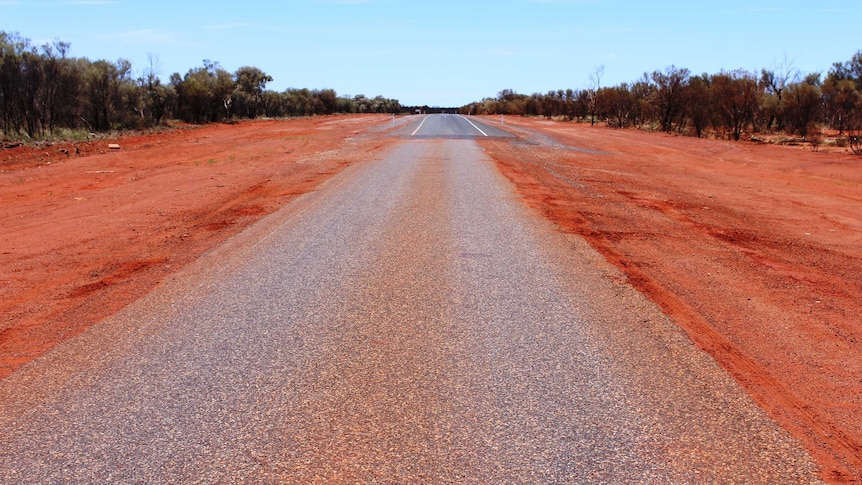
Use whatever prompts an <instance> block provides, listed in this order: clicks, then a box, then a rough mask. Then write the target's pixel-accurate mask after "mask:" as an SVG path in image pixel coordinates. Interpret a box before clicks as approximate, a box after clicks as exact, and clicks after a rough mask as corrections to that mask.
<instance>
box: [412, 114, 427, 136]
mask: <svg viewBox="0 0 862 485" xmlns="http://www.w3.org/2000/svg"><path fill="white" fill-rule="evenodd" d="M427 119H428V116H427V115H426V116H425V117H424V118H422V123H419V126H417V127H416V129H415V130H413V133H411V134H410V136H413V135H415V134H416V132H417V131H419V128H422V125H424V124H425V120H427Z"/></svg>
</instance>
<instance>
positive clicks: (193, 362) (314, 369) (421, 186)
mask: <svg viewBox="0 0 862 485" xmlns="http://www.w3.org/2000/svg"><path fill="white" fill-rule="evenodd" d="M420 124H421V128H420ZM417 129H418V130H419V131H416V130H417ZM482 132H484V133H485V135H483V134H482ZM435 135H439V136H435ZM503 135H507V134H506V133H505V132H502V131H500V130H498V129H495V128H493V127H490V126H488V125H485V124H481V123H479V122H478V121H475V120H470V119H467V118H464V117H460V116H457V115H431V116H426V117H422V116H420V117H414V120H413V121H412V122H410V123H409V124H405V125H404V126H403V127H402V128H401V129H399V131H398V132H397V133H396V136H398V137H400V139H399V140H398V142H397V144H396V145H395V147H394V148H393V149H391V150H390V151H388V152H387V153H386V154H385V156H384V157H383V158H382V159H379V160H373V161H369V162H368V163H366V164H360V165H355V166H353V167H351V168H349V169H348V170H347V171H346V172H343V173H342V174H340V175H338V176H337V177H335V178H333V179H331V180H330V182H328V183H327V184H325V185H324V187H322V188H321V190H319V191H317V192H315V193H313V194H310V195H308V196H306V197H302V198H300V199H299V200H297V201H295V202H294V203H292V204H291V205H290V206H288V207H286V208H284V209H283V210H282V211H281V212H279V213H276V214H274V215H272V216H270V217H268V218H266V219H264V220H262V221H261V222H260V223H259V224H257V225H255V226H253V227H252V228H251V229H250V230H248V231H246V232H245V233H243V234H241V235H240V236H239V237H237V238H234V239H233V240H231V241H229V242H228V243H227V244H226V245H224V246H222V247H220V248H218V249H217V250H216V251H213V252H212V253H210V254H208V255H207V256H205V257H204V258H203V259H202V260H200V261H199V262H198V263H196V264H195V265H193V266H192V267H189V268H186V269H185V270H183V271H182V272H180V273H179V274H178V275H177V276H176V277H175V278H174V279H172V280H171V281H168V282H166V283H165V284H164V285H163V286H162V287H161V288H159V289H158V290H156V291H155V292H153V293H152V294H150V295H149V296H148V297H146V298H144V299H143V300H141V301H139V302H138V303H136V304H134V305H132V306H130V307H129V308H127V309H126V310H125V311H123V312H122V313H120V314H118V315H117V316H115V317H113V318H111V319H108V320H107V321H105V322H102V323H100V324H99V325H96V326H94V327H92V328H91V330H90V331H88V332H86V333H84V334H82V335H80V336H79V337H77V338H75V339H72V340H70V341H68V342H66V343H65V344H63V345H61V346H59V347H57V348H56V349H55V350H54V351H52V352H50V353H49V354H47V355H46V356H44V357H43V358H41V359H38V360H36V361H34V362H32V363H31V364H30V365H28V366H26V367H24V368H22V369H21V370H20V371H18V372H17V373H15V374H13V375H12V376H11V377H9V378H8V379H6V380H4V381H2V382H0V443H2V445H3V446H2V447H0V482H2V483H117V482H122V483H235V482H247V483H370V482H374V483H636V482H652V483H703V482H707V483H729V482H739V483H808V482H817V480H818V478H817V474H816V468H815V466H814V465H813V464H812V462H811V460H810V458H809V457H808V455H807V454H806V453H805V451H803V449H802V448H801V447H800V445H799V444H798V443H797V442H796V441H795V440H793V439H792V438H791V437H790V436H789V435H788V434H787V433H786V432H784V431H783V430H782V429H780V428H779V427H777V426H776V425H775V424H774V423H773V422H772V421H770V420H769V419H768V417H767V416H766V415H765V414H764V413H763V412H762V411H761V410H760V409H759V408H757V407H756V406H755V405H754V404H753V403H752V401H751V400H750V399H749V398H748V397H747V396H746V394H745V393H744V392H743V391H742V390H741V388H740V387H739V386H738V385H737V384H736V383H735V382H734V381H733V380H732V379H730V378H729V377H728V376H727V375H726V374H725V373H724V372H723V371H722V370H721V369H720V368H719V367H718V366H717V365H716V364H715V363H714V362H713V361H712V360H711V359H710V358H709V357H707V356H706V355H705V354H704V353H702V352H700V351H699V350H697V349H696V348H695V347H694V346H693V345H692V344H691V343H690V341H689V340H688V339H687V338H686V337H685V336H684V335H683V334H682V332H681V331H680V330H678V329H677V327H675V326H674V325H673V323H672V322H670V321H669V320H668V319H667V318H666V317H665V316H664V315H662V314H661V313H660V312H659V311H658V310H657V308H656V307H655V306H654V305H653V304H651V303H650V302H649V301H648V300H646V299H645V298H644V297H643V296H641V295H640V294H639V293H637V292H635V291H634V290H632V288H631V287H630V286H628V285H627V284H626V282H625V279H624V278H623V277H622V275H621V274H620V273H618V272H617V271H616V270H615V269H614V268H613V267H612V266H610V265H609V264H607V263H606V262H605V261H604V260H602V258H601V257H600V256H598V255H597V254H596V253H594V252H593V251H592V250H591V249H590V248H589V247H588V246H586V245H585V244H584V243H583V242H582V241H581V240H579V239H578V238H576V237H574V236H571V235H567V234H562V233H560V232H558V231H557V230H555V228H554V227H553V226H552V225H551V224H550V223H548V222H546V221H545V220H543V219H542V218H540V217H539V216H538V215H537V214H536V213H535V212H533V211H532V210H531V209H528V208H527V207H526V206H524V205H523V204H522V203H521V202H520V201H519V198H518V196H517V194H515V193H514V191H513V189H512V186H511V185H510V184H509V183H508V181H507V180H506V179H505V178H504V177H502V176H501V175H500V174H499V173H498V172H497V170H496V168H495V165H494V164H493V163H492V162H491V161H490V160H488V159H487V158H486V156H485V155H484V154H483V152H482V149H481V148H480V146H479V145H478V144H477V143H476V142H475V141H474V140H472V139H471V138H472V137H476V136H480V137H481V136H503ZM507 136H508V135H507ZM717 297H720V296H718V295H717Z"/></svg>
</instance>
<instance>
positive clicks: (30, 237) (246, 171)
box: [0, 116, 391, 378]
mask: <svg viewBox="0 0 862 485" xmlns="http://www.w3.org/2000/svg"><path fill="white" fill-rule="evenodd" d="M390 119H391V118H389V117H387V116H361V117H320V118H312V119H298V120H291V121H254V122H243V123H238V124H234V125H209V126H205V127H198V128H189V129H183V130H174V131H169V132H164V133H161V134H151V135H140V136H126V137H122V138H120V139H119V140H100V141H93V142H83V143H75V144H72V143H63V144H57V145H53V146H45V147H41V148H34V147H17V148H12V149H3V150H0V226H2V227H3V231H2V234H0V378H3V377H6V376H8V375H9V374H11V373H12V372H14V370H15V369H17V368H19V367H20V366H22V365H24V364H26V363H27V362H29V361H31V360H33V359H34V358H36V357H38V356H39V355H42V354H43V353H45V352H46V351H48V350H49V349H50V348H52V347H53V346H55V345H57V344H58V343H60V342H62V341H64V340H66V339H68V338H70V337H72V336H74V335H77V334H79V333H80V332H82V331H84V330H85V329H86V328H87V327H89V326H90V325H92V324H94V323H96V322H98V321H99V320H101V319H102V318H104V317H106V316H108V315H111V314H112V313H115V312H116V311H118V310H120V309H121V308H123V307H125V306H126V305H128V304H129V303H131V302H133V301H134V300H136V299H138V298H140V297H141V296H143V295H144V294H146V293H147V292H148V291H150V290H151V289H153V288H154V287H155V286H157V285H158V284H159V282H160V281H161V280H163V279H164V278H165V277H166V276H168V275H169V274H170V273H172V272H175V271H177V270H178V269H180V268H181V267H183V266H184V265H186V264H188V263H190V262H191V261H193V260H195V259H197V258H198V257H199V256H200V255H201V254H202V253H204V252H205V251H207V250H209V249H210V248H212V247H214V246H215V245H217V244H219V243H220V242H222V241H224V240H225V239H227V238H228V237H229V236H231V235H232V234H235V233H237V232H239V231H241V230H242V229H243V228H245V227H247V226H248V225H249V224H251V223H252V222H254V221H256V220H258V219H260V218H261V217H263V216H264V215H266V214H268V213H271V212H273V211H275V210H277V209H278V208H279V207H281V206H283V205H284V204H285V203H286V202H287V201H289V200H291V199H292V198H295V197H296V196H298V195H300V194H302V193H305V192H308V191H311V190H314V189H315V187H317V186H318V185H319V184H320V183H322V182H323V181H324V180H326V179H327V178H329V177H330V176H332V175H333V174H335V173H337V172H338V171H340V170H341V169H343V168H344V167H346V166H348V165H350V164H351V163H355V162H361V161H364V160H368V159H369V154H368V152H370V151H374V150H376V149H378V148H380V147H382V146H383V144H384V142H382V141H381V139H380V138H379V137H369V136H362V134H363V133H366V132H368V131H369V130H372V129H383V128H385V127H387V126H388V125H387V122H388V121H389V120H390ZM108 143H119V144H120V145H121V149H120V150H110V149H108Z"/></svg>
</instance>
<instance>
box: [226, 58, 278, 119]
mask: <svg viewBox="0 0 862 485" xmlns="http://www.w3.org/2000/svg"><path fill="white" fill-rule="evenodd" d="M234 78H235V81H236V88H237V91H234V94H235V95H236V94H238V93H243V94H245V95H246V96H247V98H248V99H247V101H246V102H245V103H244V104H245V106H244V109H243V111H244V112H245V115H246V116H247V117H248V118H252V119H254V118H256V117H257V116H258V114H259V110H260V108H261V101H262V99H263V92H264V90H265V89H266V83H268V82H272V76H270V75H268V74H266V73H265V72H263V71H261V70H260V69H258V68H256V67H251V66H243V67H240V68H239V69H237V70H236V73H234Z"/></svg>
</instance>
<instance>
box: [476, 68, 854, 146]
mask: <svg viewBox="0 0 862 485" xmlns="http://www.w3.org/2000/svg"><path fill="white" fill-rule="evenodd" d="M603 72H604V67H603V66H600V67H598V68H596V69H595V71H594V72H593V74H592V75H591V76H590V87H589V88H587V89H581V90H577V89H565V90H563V89H560V90H557V91H549V92H548V93H546V94H540V93H535V94H532V95H525V94H519V93H516V92H514V91H512V90H508V89H507V90H503V91H501V92H500V93H499V94H498V95H497V97H496V98H485V99H483V100H481V101H478V102H475V103H472V104H470V105H467V106H464V107H463V108H462V109H461V110H462V112H463V113H465V114H466V113H473V114H511V115H528V116H545V117H548V118H564V119H568V120H577V121H585V122H590V123H593V124H595V123H602V124H605V125H607V126H611V127H615V128H626V127H638V128H646V129H651V130H656V131H658V130H661V131H666V132H677V133H681V134H687V135H692V136H698V137H701V136H707V135H712V136H718V137H727V138H730V139H734V140H739V139H741V138H744V137H746V138H754V139H756V137H757V134H760V133H784V134H787V135H794V136H799V137H802V138H805V139H807V140H809V141H811V142H813V143H815V146H816V143H818V142H819V137H820V136H821V133H822V131H823V130H833V131H835V132H836V133H837V135H838V136H839V138H840V139H841V140H842V141H841V142H842V143H847V144H850V145H853V147H854V148H855V149H856V150H858V149H859V144H858V142H859V137H858V136H857V135H858V134H859V133H858V132H859V130H862V51H859V52H857V53H856V54H855V55H854V56H853V57H852V59H850V60H849V61H846V62H836V63H834V64H833V65H832V67H831V68H830V69H829V70H828V72H827V73H826V75H825V76H823V75H821V73H810V74H803V73H801V72H799V71H798V70H797V69H795V68H794V67H793V66H792V62H788V61H786V60H785V61H784V62H783V63H781V64H779V65H778V66H775V67H773V68H771V69H762V70H761V71H760V73H755V72H748V71H745V70H741V69H738V70H734V71H722V72H719V73H717V74H705V73H704V74H700V75H692V74H691V72H690V71H689V70H688V69H685V68H678V67H676V66H670V67H667V68H665V69H664V70H662V71H654V72H652V73H645V74H644V75H643V77H642V78H641V79H638V80H636V81H633V82H629V83H622V84H619V85H617V86H602V85H601V78H602V74H603ZM842 136H843V138H841V137H842ZM860 154H862V152H860Z"/></svg>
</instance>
